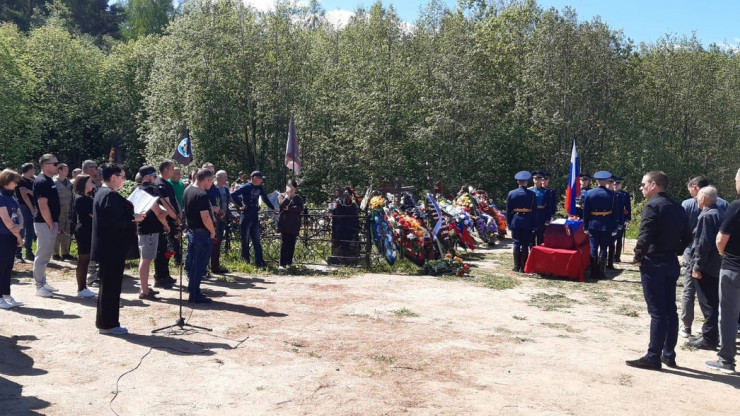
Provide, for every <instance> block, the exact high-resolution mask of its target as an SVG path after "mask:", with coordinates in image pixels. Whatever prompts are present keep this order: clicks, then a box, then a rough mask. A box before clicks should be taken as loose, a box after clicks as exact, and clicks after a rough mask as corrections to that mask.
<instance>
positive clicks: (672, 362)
mask: <svg viewBox="0 0 740 416" xmlns="http://www.w3.org/2000/svg"><path fill="white" fill-rule="evenodd" d="M667 188H668V176H666V174H665V173H663V172H659V171H652V172H648V173H646V174H645V175H644V176H643V177H642V183H641V184H640V190H641V191H642V195H643V196H644V197H645V199H646V200H648V202H647V204H645V208H643V211H642V220H641V222H640V234H639V236H638V238H637V244H636V245H635V258H634V262H635V263H636V264H637V266H638V267H639V268H640V280H641V281H642V291H643V294H644V295H645V302H646V303H647V307H648V313H649V314H650V344H649V346H648V352H647V354H645V356H643V357H641V358H639V359H637V360H629V361H627V362H626V363H627V365H629V366H631V367H637V368H646V369H652V370H660V368H661V362H662V363H664V364H666V365H668V366H669V367H676V351H675V349H676V342H677V341H678V313H677V309H676V281H677V280H678V275H679V273H680V266H679V264H678V256H679V255H680V254H681V253H682V252H683V250H684V248H686V246H688V245H689V243H690V242H691V230H690V229H689V221H688V217H687V216H686V212H685V211H684V209H683V208H682V207H681V204H679V203H678V202H676V201H674V200H673V199H671V198H669V197H668V195H667V194H666V189H667Z"/></svg>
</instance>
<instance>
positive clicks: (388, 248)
mask: <svg viewBox="0 0 740 416" xmlns="http://www.w3.org/2000/svg"><path fill="white" fill-rule="evenodd" d="M376 198H380V199H382V203H381V201H380V200H376ZM373 202H375V205H374V206H375V208H374V209H373V210H372V211H370V234H371V236H372V238H373V242H374V243H375V247H376V248H377V249H378V252H379V253H380V254H381V255H382V256H383V258H385V260H386V261H387V262H388V264H389V265H391V266H393V263H395V262H396V259H397V258H398V246H397V245H396V242H395V240H394V238H393V228H392V227H391V225H390V224H388V216H387V215H386V214H385V210H384V209H383V208H382V207H383V205H384V204H385V199H384V198H383V197H374V198H373V199H372V200H371V201H370V206H371V207H372V206H373Z"/></svg>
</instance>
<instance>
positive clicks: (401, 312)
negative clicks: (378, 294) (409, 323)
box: [392, 308, 419, 318]
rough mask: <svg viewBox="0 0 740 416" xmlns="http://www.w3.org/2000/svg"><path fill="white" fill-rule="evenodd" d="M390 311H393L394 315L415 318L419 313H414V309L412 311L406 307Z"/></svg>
mask: <svg viewBox="0 0 740 416" xmlns="http://www.w3.org/2000/svg"><path fill="white" fill-rule="evenodd" d="M392 312H393V314H394V315H396V316H398V317H408V318H417V317H419V314H418V313H416V312H414V311H412V310H410V309H407V308H401V309H397V310H395V311H392Z"/></svg>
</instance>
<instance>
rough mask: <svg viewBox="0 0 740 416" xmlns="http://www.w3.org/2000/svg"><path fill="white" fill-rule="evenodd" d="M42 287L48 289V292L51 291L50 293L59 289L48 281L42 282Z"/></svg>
mask: <svg viewBox="0 0 740 416" xmlns="http://www.w3.org/2000/svg"><path fill="white" fill-rule="evenodd" d="M44 289H46V290H48V291H49V292H52V293H54V292H59V289H57V288H55V287H54V286H52V285H50V284H48V283H45V284H44Z"/></svg>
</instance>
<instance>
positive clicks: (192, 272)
mask: <svg viewBox="0 0 740 416" xmlns="http://www.w3.org/2000/svg"><path fill="white" fill-rule="evenodd" d="M187 238H188V251H187V253H186V254H185V273H186V274H187V276H188V294H189V295H190V298H189V299H190V300H195V299H197V298H199V297H202V296H203V295H202V294H201V293H200V282H201V281H202V280H203V276H205V274H206V267H208V262H209V261H210V260H211V251H212V250H213V240H211V234H210V233H209V232H208V230H188V232H187Z"/></svg>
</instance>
